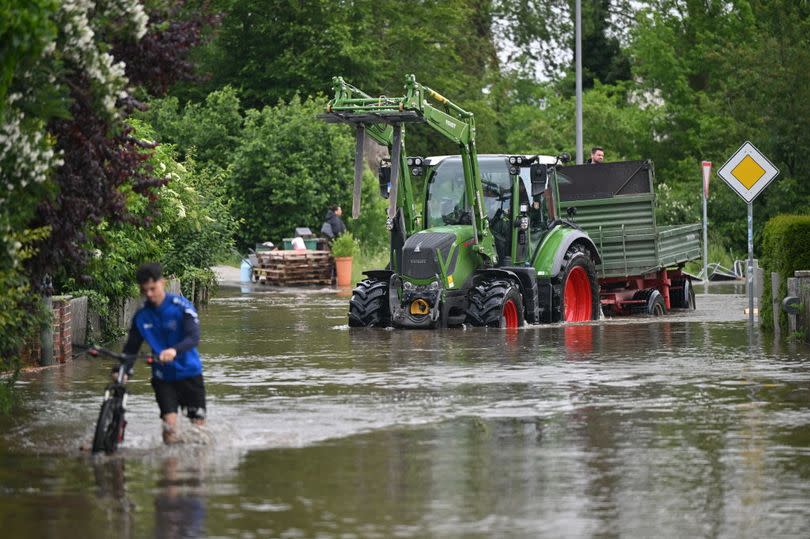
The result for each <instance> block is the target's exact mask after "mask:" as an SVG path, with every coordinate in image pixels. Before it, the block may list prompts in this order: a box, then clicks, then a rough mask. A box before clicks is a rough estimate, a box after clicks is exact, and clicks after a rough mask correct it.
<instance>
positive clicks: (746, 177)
mask: <svg viewBox="0 0 810 539" xmlns="http://www.w3.org/2000/svg"><path fill="white" fill-rule="evenodd" d="M717 175H718V176H720V178H721V179H722V180H723V181H724V182H726V183H727V184H728V185H729V187H731V188H732V189H734V191H735V192H736V193H737V194H738V195H740V197H741V198H742V199H743V200H744V201H745V202H746V204H748V323H749V324H750V325H751V326H753V325H754V207H753V205H752V204H753V202H754V199H755V198H757V195H759V194H760V193H761V192H762V191H764V190H765V188H766V187H767V186H768V184H770V183H771V182H772V181H773V179H774V178H776V177H777V176H778V175H779V169H777V168H776V167H775V166H773V163H771V162H770V161H769V160H768V158H767V157H765V156H764V155H762V153H761V152H760V151H759V150H757V149H756V148H755V147H754V145H753V144H751V143H750V142H748V141H746V142H745V143H744V144H743V145H742V146H740V149H739V150H737V151H736V152H735V153H734V155H732V156H731V157H730V158H729V160H728V161H726V163H725V164H724V165H723V166H722V167H720V170H718V171H717Z"/></svg>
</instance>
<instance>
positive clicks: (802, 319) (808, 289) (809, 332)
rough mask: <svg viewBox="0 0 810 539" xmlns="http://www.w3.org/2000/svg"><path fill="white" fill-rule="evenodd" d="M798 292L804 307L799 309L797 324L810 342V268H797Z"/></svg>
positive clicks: (805, 338)
mask: <svg viewBox="0 0 810 539" xmlns="http://www.w3.org/2000/svg"><path fill="white" fill-rule="evenodd" d="M794 275H795V276H796V281H797V283H796V292H797V294H796V295H797V296H798V298H799V302H800V303H801V305H802V308H801V309H800V310H799V315H798V320H797V326H801V328H802V329H801V331H803V332H804V340H805V342H807V343H810V270H797V271H796V273H794Z"/></svg>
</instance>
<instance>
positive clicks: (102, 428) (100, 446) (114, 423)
mask: <svg viewBox="0 0 810 539" xmlns="http://www.w3.org/2000/svg"><path fill="white" fill-rule="evenodd" d="M116 408H117V403H116V398H115V397H113V398H109V399H107V400H105V401H104V403H103V404H102V405H101V411H100V412H99V414H98V422H97V423H96V433H95V435H94V436H93V453H100V452H102V451H104V452H105V453H107V454H110V453H115V450H116V449H118V440H119V431H120V430H121V429H120V423H121V421H123V419H124V418H123V417H122V414H119V413H116Z"/></svg>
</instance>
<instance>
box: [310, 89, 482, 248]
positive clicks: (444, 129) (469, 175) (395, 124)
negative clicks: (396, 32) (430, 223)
mask: <svg viewBox="0 0 810 539" xmlns="http://www.w3.org/2000/svg"><path fill="white" fill-rule="evenodd" d="M333 89H334V91H335V97H334V98H333V99H332V100H330V101H329V104H328V105H327V109H326V114H324V115H321V118H323V119H324V120H326V121H328V122H341V123H349V124H353V125H354V126H355V129H356V132H357V147H356V153H355V178H354V182H355V183H354V189H355V204H356V206H357V207H356V208H353V210H352V214H353V215H356V214H357V213H359V191H360V187H361V182H362V171H363V167H362V145H363V142H364V141H363V139H364V137H365V136H366V135H367V136H370V137H371V138H372V139H374V140H375V141H377V142H378V143H380V144H383V145H386V146H388V148H389V149H390V151H391V190H390V196H389V200H390V204H389V209H388V217H389V224H390V223H391V222H392V221H393V219H394V218H395V216H396V214H397V210H398V209H399V208H401V209H402V211H403V216H404V217H405V228H406V231H405V232H406V234H407V235H408V236H410V235H411V234H413V233H414V232H415V231H416V230H417V229H418V228H419V223H418V215H417V213H416V212H415V211H414V204H413V182H412V178H411V174H410V169H409V167H408V165H407V154H406V152H405V142H404V139H405V137H404V124H407V123H417V122H418V123H426V124H428V125H429V126H430V127H431V128H432V129H434V130H436V131H437V132H439V133H441V134H442V135H443V136H445V137H446V138H448V139H450V140H451V141H453V142H455V143H456V144H457V145H458V147H459V153H460V154H461V159H462V164H463V169H464V179H465V188H466V195H467V200H468V201H469V203H470V204H471V206H472V210H473V211H472V212H471V214H472V226H473V233H474V243H475V247H474V248H475V249H476V250H477V251H478V252H479V253H480V254H481V255H482V256H484V257H486V258H488V259H489V260H490V261H491V262H492V263H495V262H496V261H497V255H496V251H495V243H494V240H493V238H492V235H491V233H490V232H489V222H488V221H487V218H486V212H485V210H484V203H483V195H482V191H483V189H482V185H481V173H480V170H479V168H478V153H477V150H476V147H475V119H474V117H473V114H472V113H471V112H468V111H466V110H464V109H462V108H461V107H459V106H458V105H456V104H455V103H453V102H452V101H450V100H449V99H447V98H445V97H444V96H442V95H441V94H439V93H438V92H436V91H435V90H433V89H431V88H429V87H427V86H424V85H422V84H419V83H418V82H416V78H415V77H414V76H413V75H408V76H407V77H406V79H405V95H404V96H403V97H386V96H380V97H371V96H370V95H368V94H366V93H364V92H363V91H361V90H359V89H357V88H355V87H354V86H352V85H350V84H348V83H346V82H345V81H344V80H343V79H342V78H341V77H335V78H334V79H333ZM428 99H432V100H434V101H436V102H437V103H439V104H440V106H441V108H439V106H434V105H433V104H432V103H431V102H430V101H429V100H428ZM358 160H359V161H361V164H360V165H358V164H357V161H358ZM400 184H401V185H400Z"/></svg>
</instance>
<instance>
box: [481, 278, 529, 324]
mask: <svg viewBox="0 0 810 539" xmlns="http://www.w3.org/2000/svg"><path fill="white" fill-rule="evenodd" d="M508 299H512V300H514V301H515V304H516V307H517V312H518V325H523V322H524V320H525V315H524V312H523V297H522V296H521V294H520V288H519V287H518V285H517V284H516V283H514V282H513V281H510V280H508V279H486V280H483V281H481V282H480V283H478V284H477V285H476V286H474V287H473V288H472V289H471V290H470V292H469V296H468V304H467V323H468V324H470V325H473V326H480V327H500V326H501V319H502V317H503V306H504V304H505V303H506V302H507V300H508Z"/></svg>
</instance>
